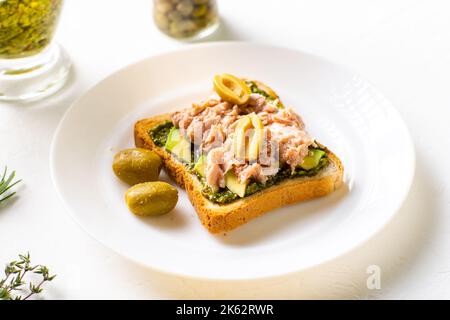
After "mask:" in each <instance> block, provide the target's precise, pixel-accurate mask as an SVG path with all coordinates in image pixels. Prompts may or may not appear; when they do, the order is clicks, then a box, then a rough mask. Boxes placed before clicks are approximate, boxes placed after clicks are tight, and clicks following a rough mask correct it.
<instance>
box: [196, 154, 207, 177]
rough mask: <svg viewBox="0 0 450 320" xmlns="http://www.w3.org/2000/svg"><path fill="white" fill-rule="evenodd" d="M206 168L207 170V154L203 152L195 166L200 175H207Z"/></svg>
mask: <svg viewBox="0 0 450 320" xmlns="http://www.w3.org/2000/svg"><path fill="white" fill-rule="evenodd" d="M205 170H206V156H205V155H204V154H202V155H201V156H200V157H199V158H198V160H197V162H196V163H195V166H194V171H195V172H197V173H198V174H199V175H200V176H202V177H204V176H205Z"/></svg>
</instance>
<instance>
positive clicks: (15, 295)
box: [0, 253, 56, 300]
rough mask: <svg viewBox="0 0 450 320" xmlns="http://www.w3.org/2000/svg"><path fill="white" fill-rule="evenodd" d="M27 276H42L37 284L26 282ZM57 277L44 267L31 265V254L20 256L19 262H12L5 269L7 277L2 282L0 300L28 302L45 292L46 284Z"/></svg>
mask: <svg viewBox="0 0 450 320" xmlns="http://www.w3.org/2000/svg"><path fill="white" fill-rule="evenodd" d="M26 274H35V275H40V278H41V279H40V280H39V282H37V283H36V284H35V283H33V282H31V281H29V282H27V281H26V278H25V275H26ZM55 277H56V275H50V271H49V269H48V268H47V267H46V266H43V265H35V266H33V265H31V260H30V253H27V254H26V255H22V254H19V260H18V261H11V262H10V263H8V264H7V265H6V267H5V277H4V278H3V279H2V280H0V300H27V299H29V298H30V297H32V296H33V295H35V294H39V293H41V292H42V291H43V285H44V283H45V282H49V281H52V280H53V279H54V278H55Z"/></svg>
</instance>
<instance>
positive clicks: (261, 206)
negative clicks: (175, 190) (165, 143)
mask: <svg viewBox="0 0 450 320" xmlns="http://www.w3.org/2000/svg"><path fill="white" fill-rule="evenodd" d="M167 120H170V115H169V114H166V115H160V116H156V117H153V118H149V119H144V120H141V121H138V122H137V123H136V124H135V127H134V138H135V144H136V147H139V148H146V149H151V150H153V151H154V152H156V153H157V154H158V155H159V156H161V158H162V159H163V164H164V167H165V169H166V171H167V173H168V174H169V176H171V177H172V178H173V179H174V180H175V182H176V183H177V184H178V185H179V186H180V187H182V188H184V189H186V192H187V194H188V196H189V200H190V201H191V202H192V204H193V205H194V208H195V210H196V211H197V214H198V217H199V218H200V221H201V222H202V224H203V225H204V226H205V227H206V228H207V229H208V230H209V231H210V232H212V233H219V232H225V231H229V230H232V229H234V228H236V227H238V226H240V225H242V224H244V223H246V222H247V221H249V220H251V219H253V218H255V217H258V216H259V215H261V214H263V213H265V212H267V211H270V210H273V209H276V208H279V207H282V206H285V205H288V204H293V203H296V202H300V201H303V200H308V199H313V198H317V197H321V196H325V195H327V194H329V193H331V192H333V191H334V190H336V189H337V188H339V187H340V186H341V185H342V179H343V172H344V169H343V166H342V164H341V161H340V160H339V158H338V157H336V155H334V154H333V153H332V152H331V151H329V150H327V155H328V157H329V159H330V161H329V163H328V165H327V166H326V167H325V168H323V169H322V170H321V171H320V172H319V173H318V174H317V175H315V176H313V177H299V178H294V179H287V180H285V181H282V182H281V183H279V184H277V185H274V186H272V187H269V188H267V189H264V190H261V191H258V192H256V193H254V194H253V195H250V196H247V197H244V198H242V199H238V200H236V201H233V202H231V203H229V204H224V205H219V204H216V203H214V202H211V201H209V200H208V199H207V198H205V197H204V196H203V195H202V184H201V182H200V181H199V180H198V178H197V177H196V176H195V175H193V174H191V173H190V172H188V171H187V170H186V169H185V166H184V164H183V163H181V162H180V161H178V160H177V158H176V157H174V156H172V155H171V154H170V153H169V152H167V151H166V150H165V149H164V148H160V147H158V146H156V145H155V144H154V143H153V141H152V139H151V138H150V136H149V131H150V130H151V129H153V128H155V127H156V126H158V125H159V124H161V123H163V122H165V121H167Z"/></svg>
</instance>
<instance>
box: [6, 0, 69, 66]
mask: <svg viewBox="0 0 450 320" xmlns="http://www.w3.org/2000/svg"><path fill="white" fill-rule="evenodd" d="M61 7H62V0H0V59H16V58H25V57H28V56H33V55H35V54H38V53H40V52H41V51H43V50H44V49H45V48H46V47H47V46H48V45H49V43H50V42H51V40H52V37H53V34H54V31H55V29H56V24H57V20H58V17H59V13H60V11H61Z"/></svg>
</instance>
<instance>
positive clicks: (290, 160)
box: [172, 94, 314, 190]
mask: <svg viewBox="0 0 450 320" xmlns="http://www.w3.org/2000/svg"><path fill="white" fill-rule="evenodd" d="M252 112H254V113H255V114H256V115H257V116H258V117H259V118H260V119H261V121H262V123H263V125H264V132H265V137H266V139H265V142H264V143H263V146H260V148H261V150H262V151H261V152H264V155H266V154H267V157H266V156H264V157H261V156H260V158H259V159H258V162H256V163H248V161H247V162H240V161H239V160H238V159H236V157H235V155H234V150H233V149H234V148H233V138H232V134H233V132H234V130H235V126H236V124H237V120H239V119H240V118H241V117H243V116H245V115H247V114H250V113H252ZM172 121H173V123H174V125H175V126H176V127H178V128H179V129H180V132H181V133H182V134H183V135H185V136H186V137H188V138H189V139H190V140H191V141H192V142H193V143H194V144H195V145H196V146H200V149H201V151H202V152H203V153H207V160H206V170H205V174H206V182H207V184H208V185H209V186H210V187H211V188H213V189H214V190H217V189H218V188H224V187H225V181H224V174H225V173H226V172H228V171H230V170H232V171H233V172H234V173H235V174H236V175H237V176H238V179H239V180H240V181H243V182H245V181H248V180H249V179H254V180H256V181H259V182H261V183H265V182H266V181H267V178H268V176H271V175H274V174H276V173H277V171H278V169H279V167H281V166H283V165H288V166H290V168H291V169H292V170H295V168H296V167H297V166H298V165H300V164H301V163H302V162H303V158H304V157H305V156H307V155H308V153H309V147H310V146H311V145H314V140H313V139H312V138H311V137H310V136H309V135H308V133H307V132H306V131H305V130H304V127H305V125H304V123H303V120H302V119H301V117H300V116H299V115H298V114H297V113H296V112H295V111H294V110H293V109H292V108H289V109H279V108H278V107H277V106H276V103H274V102H273V101H268V100H266V99H265V98H264V97H263V96H262V95H260V94H251V95H250V101H249V102H248V104H247V105H246V106H236V105H232V104H230V103H228V102H225V101H222V100H221V99H220V97H219V96H217V95H213V96H211V97H210V98H209V99H207V100H206V101H204V102H202V103H200V104H193V105H192V107H191V108H187V109H184V110H181V111H177V112H174V113H173V114H172ZM273 162H277V163H273Z"/></svg>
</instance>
